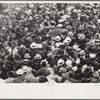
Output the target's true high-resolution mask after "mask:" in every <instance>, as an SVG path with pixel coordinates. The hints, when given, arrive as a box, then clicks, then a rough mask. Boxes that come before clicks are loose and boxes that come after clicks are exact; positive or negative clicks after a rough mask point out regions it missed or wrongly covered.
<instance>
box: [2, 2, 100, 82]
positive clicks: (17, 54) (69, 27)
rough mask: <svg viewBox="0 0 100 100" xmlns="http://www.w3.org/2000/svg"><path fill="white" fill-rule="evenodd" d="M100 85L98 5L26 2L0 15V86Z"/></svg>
mask: <svg viewBox="0 0 100 100" xmlns="http://www.w3.org/2000/svg"><path fill="white" fill-rule="evenodd" d="M51 33H52V34H51ZM99 82H100V4H96V3H94V4H88V3H86V4H85V3H77V4H74V5H73V6H68V4H54V3H48V4H47V3H40V4H39V3H29V4H26V3H25V4H18V7H15V8H13V9H9V8H7V9H3V10H2V11H1V12H0V83H99Z"/></svg>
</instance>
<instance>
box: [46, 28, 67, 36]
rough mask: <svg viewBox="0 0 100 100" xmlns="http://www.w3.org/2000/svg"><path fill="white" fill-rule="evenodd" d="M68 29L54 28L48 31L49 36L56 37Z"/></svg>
mask: <svg viewBox="0 0 100 100" xmlns="http://www.w3.org/2000/svg"><path fill="white" fill-rule="evenodd" d="M66 31H67V29H53V30H51V31H49V32H48V33H47V36H51V37H55V36H56V35H58V34H62V33H64V32H66Z"/></svg>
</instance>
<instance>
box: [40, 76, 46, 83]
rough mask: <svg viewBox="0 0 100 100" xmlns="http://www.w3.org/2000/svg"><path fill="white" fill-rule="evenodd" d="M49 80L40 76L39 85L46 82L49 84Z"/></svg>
mask: <svg viewBox="0 0 100 100" xmlns="http://www.w3.org/2000/svg"><path fill="white" fill-rule="evenodd" d="M47 81H48V80H47V78H46V77H45V76H40V77H39V83H44V82H47Z"/></svg>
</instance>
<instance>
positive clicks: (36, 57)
mask: <svg viewBox="0 0 100 100" xmlns="http://www.w3.org/2000/svg"><path fill="white" fill-rule="evenodd" d="M34 59H42V57H41V55H40V54H36V55H35V57H34Z"/></svg>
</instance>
